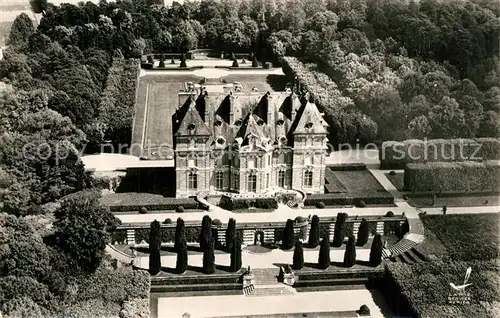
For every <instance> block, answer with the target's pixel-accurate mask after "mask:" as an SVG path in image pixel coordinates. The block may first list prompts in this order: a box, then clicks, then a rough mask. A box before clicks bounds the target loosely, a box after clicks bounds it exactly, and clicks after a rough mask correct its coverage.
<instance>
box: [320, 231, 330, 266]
mask: <svg viewBox="0 0 500 318" xmlns="http://www.w3.org/2000/svg"><path fill="white" fill-rule="evenodd" d="M328 266H330V240H329V239H328V236H325V237H324V238H323V240H322V241H321V245H320V247H319V256H318V268H320V269H327V268H328Z"/></svg>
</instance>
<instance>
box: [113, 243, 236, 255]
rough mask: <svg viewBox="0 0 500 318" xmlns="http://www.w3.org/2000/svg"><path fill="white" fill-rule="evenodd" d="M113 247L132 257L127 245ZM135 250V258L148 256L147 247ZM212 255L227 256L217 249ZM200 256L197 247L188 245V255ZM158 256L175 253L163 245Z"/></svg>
mask: <svg viewBox="0 0 500 318" xmlns="http://www.w3.org/2000/svg"><path fill="white" fill-rule="evenodd" d="M114 247H115V248H116V249H117V250H119V251H120V252H123V253H125V254H127V255H129V256H133V250H134V248H132V247H131V246H129V245H122V244H116V245H114ZM135 250H136V251H137V252H136V253H137V254H136V255H137V256H149V247H148V246H138V247H136V248H135ZM214 253H215V254H227V253H226V252H225V251H223V250H218V249H216V250H214ZM200 254H203V251H201V249H200V247H199V245H188V255H200ZM160 255H161V256H172V255H177V253H176V252H175V250H174V248H173V246H170V245H169V246H166V245H163V246H162V247H161V250H160Z"/></svg>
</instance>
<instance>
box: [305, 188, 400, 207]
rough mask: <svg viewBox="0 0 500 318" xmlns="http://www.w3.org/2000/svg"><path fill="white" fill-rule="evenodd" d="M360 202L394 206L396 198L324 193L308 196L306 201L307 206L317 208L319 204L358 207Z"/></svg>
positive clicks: (371, 194)
mask: <svg viewBox="0 0 500 318" xmlns="http://www.w3.org/2000/svg"><path fill="white" fill-rule="evenodd" d="M360 201H364V202H365V204H393V203H394V197H393V196H392V195H391V194H390V193H388V192H385V191H384V192H373V193H359V194H354V195H351V196H346V194H345V193H324V194H311V195H308V196H307V197H306V199H305V201H304V205H306V206H316V204H319V202H323V203H324V204H325V205H356V204H358V203H359V202H360Z"/></svg>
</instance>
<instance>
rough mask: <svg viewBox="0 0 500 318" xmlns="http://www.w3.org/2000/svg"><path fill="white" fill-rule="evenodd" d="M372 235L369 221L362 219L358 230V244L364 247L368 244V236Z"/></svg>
mask: <svg viewBox="0 0 500 318" xmlns="http://www.w3.org/2000/svg"><path fill="white" fill-rule="evenodd" d="M369 235H370V226H369V225H368V221H366V219H365V218H363V219H361V224H360V225H359V228H358V239H357V241H356V244H357V245H358V246H363V245H365V244H366V243H368V236H369Z"/></svg>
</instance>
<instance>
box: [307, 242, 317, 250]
mask: <svg viewBox="0 0 500 318" xmlns="http://www.w3.org/2000/svg"><path fill="white" fill-rule="evenodd" d="M303 246H304V248H309V249H317V248H318V246H319V244H317V245H316V246H313V245H312V244H309V243H304V245H303Z"/></svg>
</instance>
